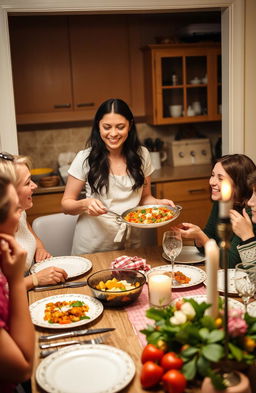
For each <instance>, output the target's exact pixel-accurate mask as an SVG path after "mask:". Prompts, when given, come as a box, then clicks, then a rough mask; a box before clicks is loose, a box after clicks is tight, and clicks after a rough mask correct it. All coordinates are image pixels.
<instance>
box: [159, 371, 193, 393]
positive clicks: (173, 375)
mask: <svg viewBox="0 0 256 393" xmlns="http://www.w3.org/2000/svg"><path fill="white" fill-rule="evenodd" d="M162 381H163V384H164V389H165V391H166V392H167V393H183V392H184V390H185V387H186V384H187V381H186V378H185V377H184V375H183V374H182V373H181V372H180V371H179V370H168V371H167V372H166V373H165V374H164V375H163V378H162Z"/></svg>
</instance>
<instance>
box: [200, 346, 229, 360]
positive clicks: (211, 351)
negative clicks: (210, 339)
mask: <svg viewBox="0 0 256 393" xmlns="http://www.w3.org/2000/svg"><path fill="white" fill-rule="evenodd" d="M202 354H203V355H204V356H205V357H206V359H208V360H210V361H211V362H218V361H219V360H220V359H221V358H222V357H223V354H224V351H223V348H222V347H221V346H220V345H219V344H209V345H205V346H204V347H203V348H202Z"/></svg>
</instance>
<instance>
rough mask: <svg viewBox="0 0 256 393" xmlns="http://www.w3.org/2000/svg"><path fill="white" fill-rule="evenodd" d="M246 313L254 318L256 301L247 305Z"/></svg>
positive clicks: (255, 315)
mask: <svg viewBox="0 0 256 393" xmlns="http://www.w3.org/2000/svg"><path fill="white" fill-rule="evenodd" d="M247 312H248V314H250V315H251V316H252V317H256V300H255V301H254V302H251V303H249V304H248V306H247Z"/></svg>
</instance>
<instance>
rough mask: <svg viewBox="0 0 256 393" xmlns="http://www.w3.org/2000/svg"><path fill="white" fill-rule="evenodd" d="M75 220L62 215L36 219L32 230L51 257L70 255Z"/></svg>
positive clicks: (73, 217)
mask: <svg viewBox="0 0 256 393" xmlns="http://www.w3.org/2000/svg"><path fill="white" fill-rule="evenodd" d="M77 218H78V216H71V215H69V214H64V213H56V214H50V215H48V216H42V217H37V218H36V219H35V220H34V221H33V223H32V228H33V230H34V231H35V233H36V235H37V236H38V237H39V239H40V240H42V242H43V244H44V246H45V248H46V250H47V251H49V252H50V253H51V254H52V256H55V257H57V256H63V255H71V248H72V242H73V235H74V231H75V226H76V222H77Z"/></svg>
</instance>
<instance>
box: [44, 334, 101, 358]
mask: <svg viewBox="0 0 256 393" xmlns="http://www.w3.org/2000/svg"><path fill="white" fill-rule="evenodd" d="M103 342H104V337H101V336H100V337H97V338H92V339H91V340H82V341H79V340H72V341H65V342H61V343H57V344H49V346H51V347H52V346H53V345H54V346H64V345H82V344H102V343H103ZM45 345H47V344H45ZM40 348H41V345H40ZM58 350H59V348H55V349H43V350H42V351H40V358H45V357H46V356H48V355H51V354H52V353H54V352H56V351H58Z"/></svg>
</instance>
